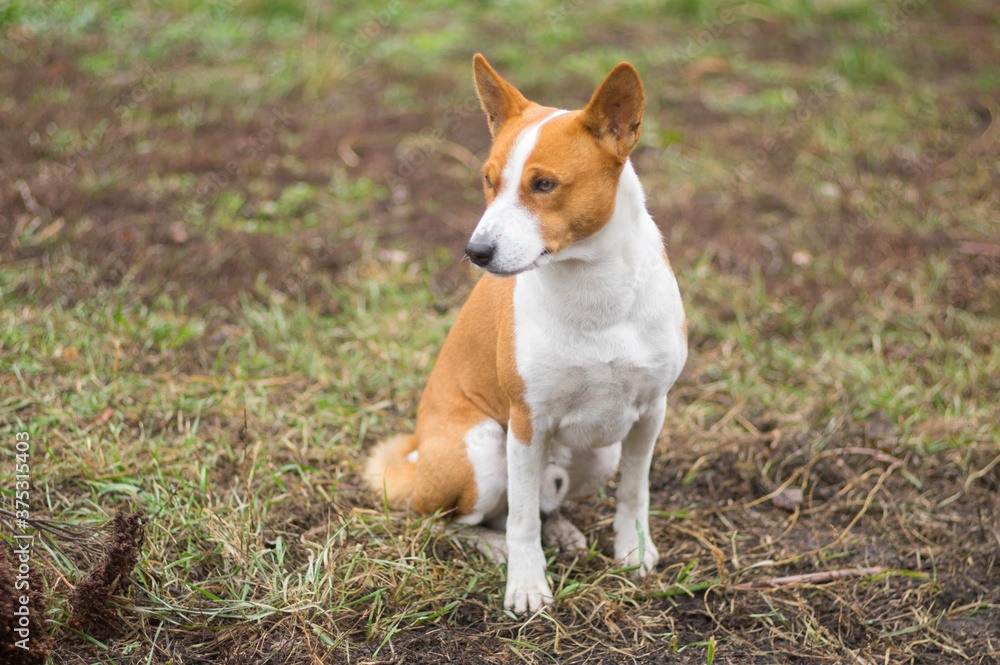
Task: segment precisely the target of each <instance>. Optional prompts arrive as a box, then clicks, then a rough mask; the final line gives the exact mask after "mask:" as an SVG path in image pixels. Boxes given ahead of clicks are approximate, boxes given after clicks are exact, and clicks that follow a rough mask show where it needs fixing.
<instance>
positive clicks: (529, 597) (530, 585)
mask: <svg viewBox="0 0 1000 665" xmlns="http://www.w3.org/2000/svg"><path fill="white" fill-rule="evenodd" d="M514 429H515V428H514V427H513V426H511V427H508V428H507V592H506V594H504V601H503V606H504V607H505V608H506V609H508V610H514V612H516V613H518V614H524V613H525V612H536V611H538V610H539V609H541V607H542V605H548V604H550V603H551V602H552V590H551V589H550V588H549V582H548V580H547V579H545V554H544V552H542V540H541V531H542V520H541V515H540V514H539V500H538V495H539V489H540V487H541V481H542V471H543V469H544V468H545V463H546V460H547V456H546V451H545V446H546V442H545V439H544V437H543V436H539V435H535V436H534V437H533V439H534V440H533V441H530V442H524V441H520V440H519V439H518V438H517V436H516V435H515V434H514Z"/></svg>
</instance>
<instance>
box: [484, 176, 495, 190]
mask: <svg viewBox="0 0 1000 665" xmlns="http://www.w3.org/2000/svg"><path fill="white" fill-rule="evenodd" d="M483 182H485V183H486V186H487V187H489V188H490V189H493V183H492V182H490V177H489V176H488V175H484V176H483Z"/></svg>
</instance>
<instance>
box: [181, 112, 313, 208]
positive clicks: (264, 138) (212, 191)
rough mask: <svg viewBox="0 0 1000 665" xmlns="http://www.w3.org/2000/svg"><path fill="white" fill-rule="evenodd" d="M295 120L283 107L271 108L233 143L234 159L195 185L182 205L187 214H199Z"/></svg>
mask: <svg viewBox="0 0 1000 665" xmlns="http://www.w3.org/2000/svg"><path fill="white" fill-rule="evenodd" d="M294 120H295V117H294V116H291V115H289V114H288V112H287V110H286V109H285V108H282V109H280V110H279V109H272V110H271V113H270V116H269V117H268V119H267V121H266V122H265V123H263V127H262V128H261V129H260V130H258V132H257V133H256V134H255V135H253V136H250V137H248V138H245V139H243V140H242V141H240V143H239V144H238V145H237V146H236V159H231V160H229V161H228V162H226V165H225V166H224V167H223V168H221V169H218V170H216V171H213V172H212V173H210V174H209V175H208V177H206V178H205V179H204V180H203V182H202V183H201V184H200V185H199V186H198V192H197V195H196V196H195V198H194V199H193V200H191V201H188V203H187V204H186V205H185V210H186V212H187V215H186V216H187V217H188V218H190V217H194V216H198V215H200V214H202V212H203V211H204V209H205V206H206V205H208V204H210V203H212V202H213V201H214V200H215V197H217V196H218V195H219V194H220V193H221V192H222V191H223V190H224V189H225V188H227V187H229V185H231V184H232V183H233V180H234V179H235V178H236V177H237V176H239V175H246V174H247V173H248V172H249V169H250V164H252V163H253V162H254V161H255V160H256V159H257V157H258V155H260V154H261V153H262V152H264V151H265V150H267V149H268V146H270V145H271V143H273V142H274V141H275V140H276V139H277V137H278V136H279V134H280V132H281V130H283V129H287V128H288V126H289V125H290V124H291V123H292V121H294Z"/></svg>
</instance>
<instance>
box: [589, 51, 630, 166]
mask: <svg viewBox="0 0 1000 665" xmlns="http://www.w3.org/2000/svg"><path fill="white" fill-rule="evenodd" d="M645 100H646V98H645V95H644V94H643V92H642V81H640V80H639V72H637V71H635V67H633V66H632V65H630V64H628V63H627V62H623V63H620V64H619V65H618V66H617V67H615V68H614V69H612V70H611V73H610V74H608V76H607V78H605V79H604V82H603V83H601V85H600V86H599V87H598V88H597V91H596V92H595V93H594V96H593V97H591V98H590V103H589V104H587V108H585V109H584V110H583V122H584V124H585V125H586V126H587V128H588V129H590V131H591V132H593V133H594V136H595V137H596V138H597V140H598V142H600V144H601V145H602V146H604V147H605V148H606V149H607V150H608V151H610V152H611V153H613V154H615V155H617V156H618V158H619V159H620V160H621V161H622V162H624V161H625V160H626V159H628V156H629V153H630V152H632V148H634V147H635V144H636V142H638V140H639V131H640V127H641V126H642V109H643V105H644V104H645Z"/></svg>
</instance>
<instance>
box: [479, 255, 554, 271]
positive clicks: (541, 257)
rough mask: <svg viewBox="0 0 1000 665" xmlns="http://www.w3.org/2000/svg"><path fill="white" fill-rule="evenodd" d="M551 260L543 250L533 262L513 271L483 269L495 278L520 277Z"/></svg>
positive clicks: (550, 256)
mask: <svg viewBox="0 0 1000 665" xmlns="http://www.w3.org/2000/svg"><path fill="white" fill-rule="evenodd" d="M551 258H552V254H551V253H550V252H549V250H547V249H544V250H542V253H541V254H539V255H538V256H537V257H536V258H535V260H534V261H532V262H531V263H529V264H528V265H526V266H524V267H523V268H517V269H515V270H497V269H495V268H483V269H484V270H485V271H486V272H488V273H489V274H491V275H494V276H495V277H513V276H514V275H520V274H521V273H522V272H528V271H529V270H534V269H535V268H540V267H541V266H543V265H545V264H546V263H548V262H549V261H550V260H551Z"/></svg>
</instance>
